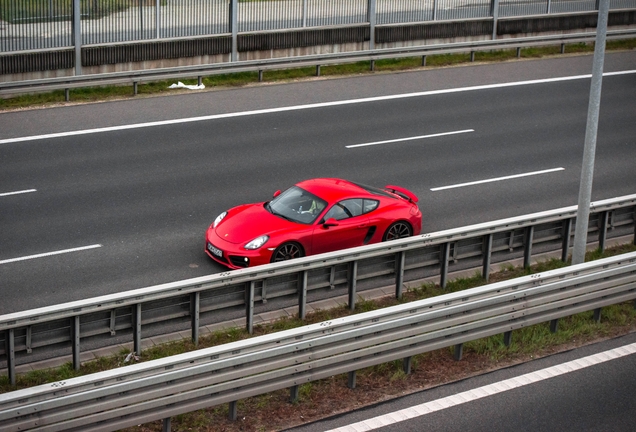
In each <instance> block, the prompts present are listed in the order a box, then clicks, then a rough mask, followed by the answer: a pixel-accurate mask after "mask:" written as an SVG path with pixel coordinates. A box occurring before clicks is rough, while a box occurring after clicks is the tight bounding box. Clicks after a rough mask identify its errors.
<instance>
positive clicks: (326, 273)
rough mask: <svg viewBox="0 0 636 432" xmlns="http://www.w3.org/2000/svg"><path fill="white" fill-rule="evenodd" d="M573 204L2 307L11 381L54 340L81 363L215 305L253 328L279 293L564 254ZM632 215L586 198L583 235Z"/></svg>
mask: <svg viewBox="0 0 636 432" xmlns="http://www.w3.org/2000/svg"><path fill="white" fill-rule="evenodd" d="M576 210H577V206H570V207H565V208H561V209H556V210H550V211H545V212H541V213H534V214H530V215H525V216H519V217H514V218H509V219H503V220H499V221H494V222H488V223H482V224H478V225H472V226H468V227H462V228H456V229H451V230H446V231H440V232H436V233H429V234H422V235H419V236H415V237H410V238H405V239H400V240H395V241H392V242H386V243H379V244H374V245H368V246H362V247H358V248H353V249H348V250H343V251H337V252H331V253H327V254H322V255H315V256H310V257H305V258H300V259H297V260H291V261H285V262H280V263H274V264H268V265H264V266H258V267H253V268H247V269H242V270H235V271H230V272H225V273H219V274H215V275H211V276H205V277H200V278H195V279H189V280H185V281H180V282H173V283H168V284H163V285H158V286H153V287H148V288H141V289H136V290H131V291H127V292H123V293H119V294H112V295H107V296H102V297H96V298H91V299H86V300H81V301H75V302H70V303H65V304H61V305H55V306H49V307H44V308H40V309H34V310H29V311H24V312H17V313H11V314H6V315H2V316H0V349H3V351H0V354H3V357H4V360H5V365H6V366H5V367H6V368H7V372H8V375H9V377H10V380H11V382H12V383H14V382H15V377H16V375H15V374H16V372H15V367H16V364H17V360H20V362H21V363H28V362H29V361H30V360H29V359H30V358H32V357H33V355H34V354H35V353H37V352H48V351H51V350H53V349H54V348H58V349H59V348H60V347H62V348H63V349H64V350H65V351H66V352H69V351H71V352H72V353H73V364H74V367H75V368H76V369H79V367H80V350H81V343H84V344H87V343H88V342H95V341H99V342H100V343H102V344H103V345H108V344H109V341H110V340H111V339H113V336H115V335H118V334H124V335H126V336H127V337H129V338H132V340H133V347H134V351H135V352H137V353H139V352H141V338H142V329H143V331H144V333H145V334H148V332H151V331H153V332H155V333H158V334H161V333H162V332H163V333H164V334H165V333H166V332H172V331H174V326H175V325H181V326H182V327H183V328H189V329H190V331H191V335H192V339H193V341H194V342H195V343H196V342H197V341H198V338H199V330H200V328H201V326H203V325H204V323H205V322H211V320H212V319H213V318H215V316H214V315H216V314H218V311H219V310H221V309H225V310H231V309H233V310H235V311H236V309H237V307H238V308H244V311H245V312H244V316H245V317H246V326H247V329H248V331H250V332H252V329H253V325H254V314H255V312H257V311H258V308H259V307H260V308H264V307H265V305H264V303H266V302H267V301H268V300H271V299H274V298H277V297H287V298H290V296H292V297H293V296H297V299H298V303H297V304H298V313H299V316H300V317H301V318H304V317H305V314H306V304H307V300H308V296H309V295H310V294H311V292H312V291H314V292H315V293H322V294H325V292H326V293H329V290H332V289H333V290H334V291H333V292H334V293H335V292H337V291H338V290H340V291H343V290H346V292H348V299H349V301H348V303H349V307H350V308H352V309H353V308H354V307H355V302H356V298H357V290H358V285H365V287H364V288H373V287H379V286H387V285H389V284H394V285H395V295H396V297H398V298H399V297H401V296H402V290H403V287H404V282H405V281H408V280H420V279H422V278H424V277H430V276H435V275H439V277H440V285H441V286H443V287H444V286H446V281H447V279H448V273H449V271H455V270H461V269H464V268H474V267H475V266H481V267H482V275H483V277H484V278H486V280H488V277H489V272H490V267H491V263H496V262H505V261H509V260H511V259H515V258H518V257H523V261H524V265H525V266H529V265H530V260H531V257H532V255H533V253H536V252H539V253H542V252H547V251H561V258H562V259H563V260H564V261H565V260H566V259H567V257H568V253H569V249H570V242H571V239H572V236H573V233H572V223H573V220H574V219H575V217H576ZM635 221H636V194H634V195H628V196H623V197H618V198H612V199H608V200H603V201H598V202H594V203H592V205H591V211H590V222H589V235H588V243H589V242H595V241H598V243H599V247H600V248H601V249H604V247H605V243H606V240H607V239H608V238H610V237H619V236H625V235H630V236H633V237H634V242H635V243H636V223H635ZM335 288H337V290H336V289H335ZM258 302H261V304H260V306H259V305H258ZM128 340H130V339H128ZM110 343H111V344H112V342H110ZM85 346H86V345H85ZM3 347H4V348H3Z"/></svg>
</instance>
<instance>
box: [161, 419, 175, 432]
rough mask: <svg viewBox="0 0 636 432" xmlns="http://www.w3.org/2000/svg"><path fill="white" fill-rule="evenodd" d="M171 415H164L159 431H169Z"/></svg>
mask: <svg viewBox="0 0 636 432" xmlns="http://www.w3.org/2000/svg"><path fill="white" fill-rule="evenodd" d="M171 423H172V417H166V418H165V419H163V422H162V423H161V432H170V428H171Z"/></svg>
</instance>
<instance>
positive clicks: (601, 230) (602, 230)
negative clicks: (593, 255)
mask: <svg viewBox="0 0 636 432" xmlns="http://www.w3.org/2000/svg"><path fill="white" fill-rule="evenodd" d="M609 214H610V212H609V211H604V212H602V213H601V214H600V215H599V216H600V217H599V227H598V247H599V249H600V250H601V252H603V251H604V250H605V241H606V240H607V222H608V221H609Z"/></svg>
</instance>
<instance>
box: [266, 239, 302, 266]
mask: <svg viewBox="0 0 636 432" xmlns="http://www.w3.org/2000/svg"><path fill="white" fill-rule="evenodd" d="M303 256H305V253H304V252H303V249H302V247H301V246H300V245H299V244H298V243H283V244H282V245H280V246H278V247H277V248H276V250H275V251H274V253H273V254H272V262H279V261H286V260H290V259H294V258H300V257H303Z"/></svg>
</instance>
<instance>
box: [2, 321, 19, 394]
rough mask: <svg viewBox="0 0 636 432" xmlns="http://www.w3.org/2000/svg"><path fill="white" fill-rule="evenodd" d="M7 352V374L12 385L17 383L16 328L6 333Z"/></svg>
mask: <svg viewBox="0 0 636 432" xmlns="http://www.w3.org/2000/svg"><path fill="white" fill-rule="evenodd" d="M4 341H5V352H6V353H7V375H8V376H9V382H11V385H12V386H14V385H15V379H16V375H15V330H14V329H9V330H7V331H6V332H5V334H4Z"/></svg>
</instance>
